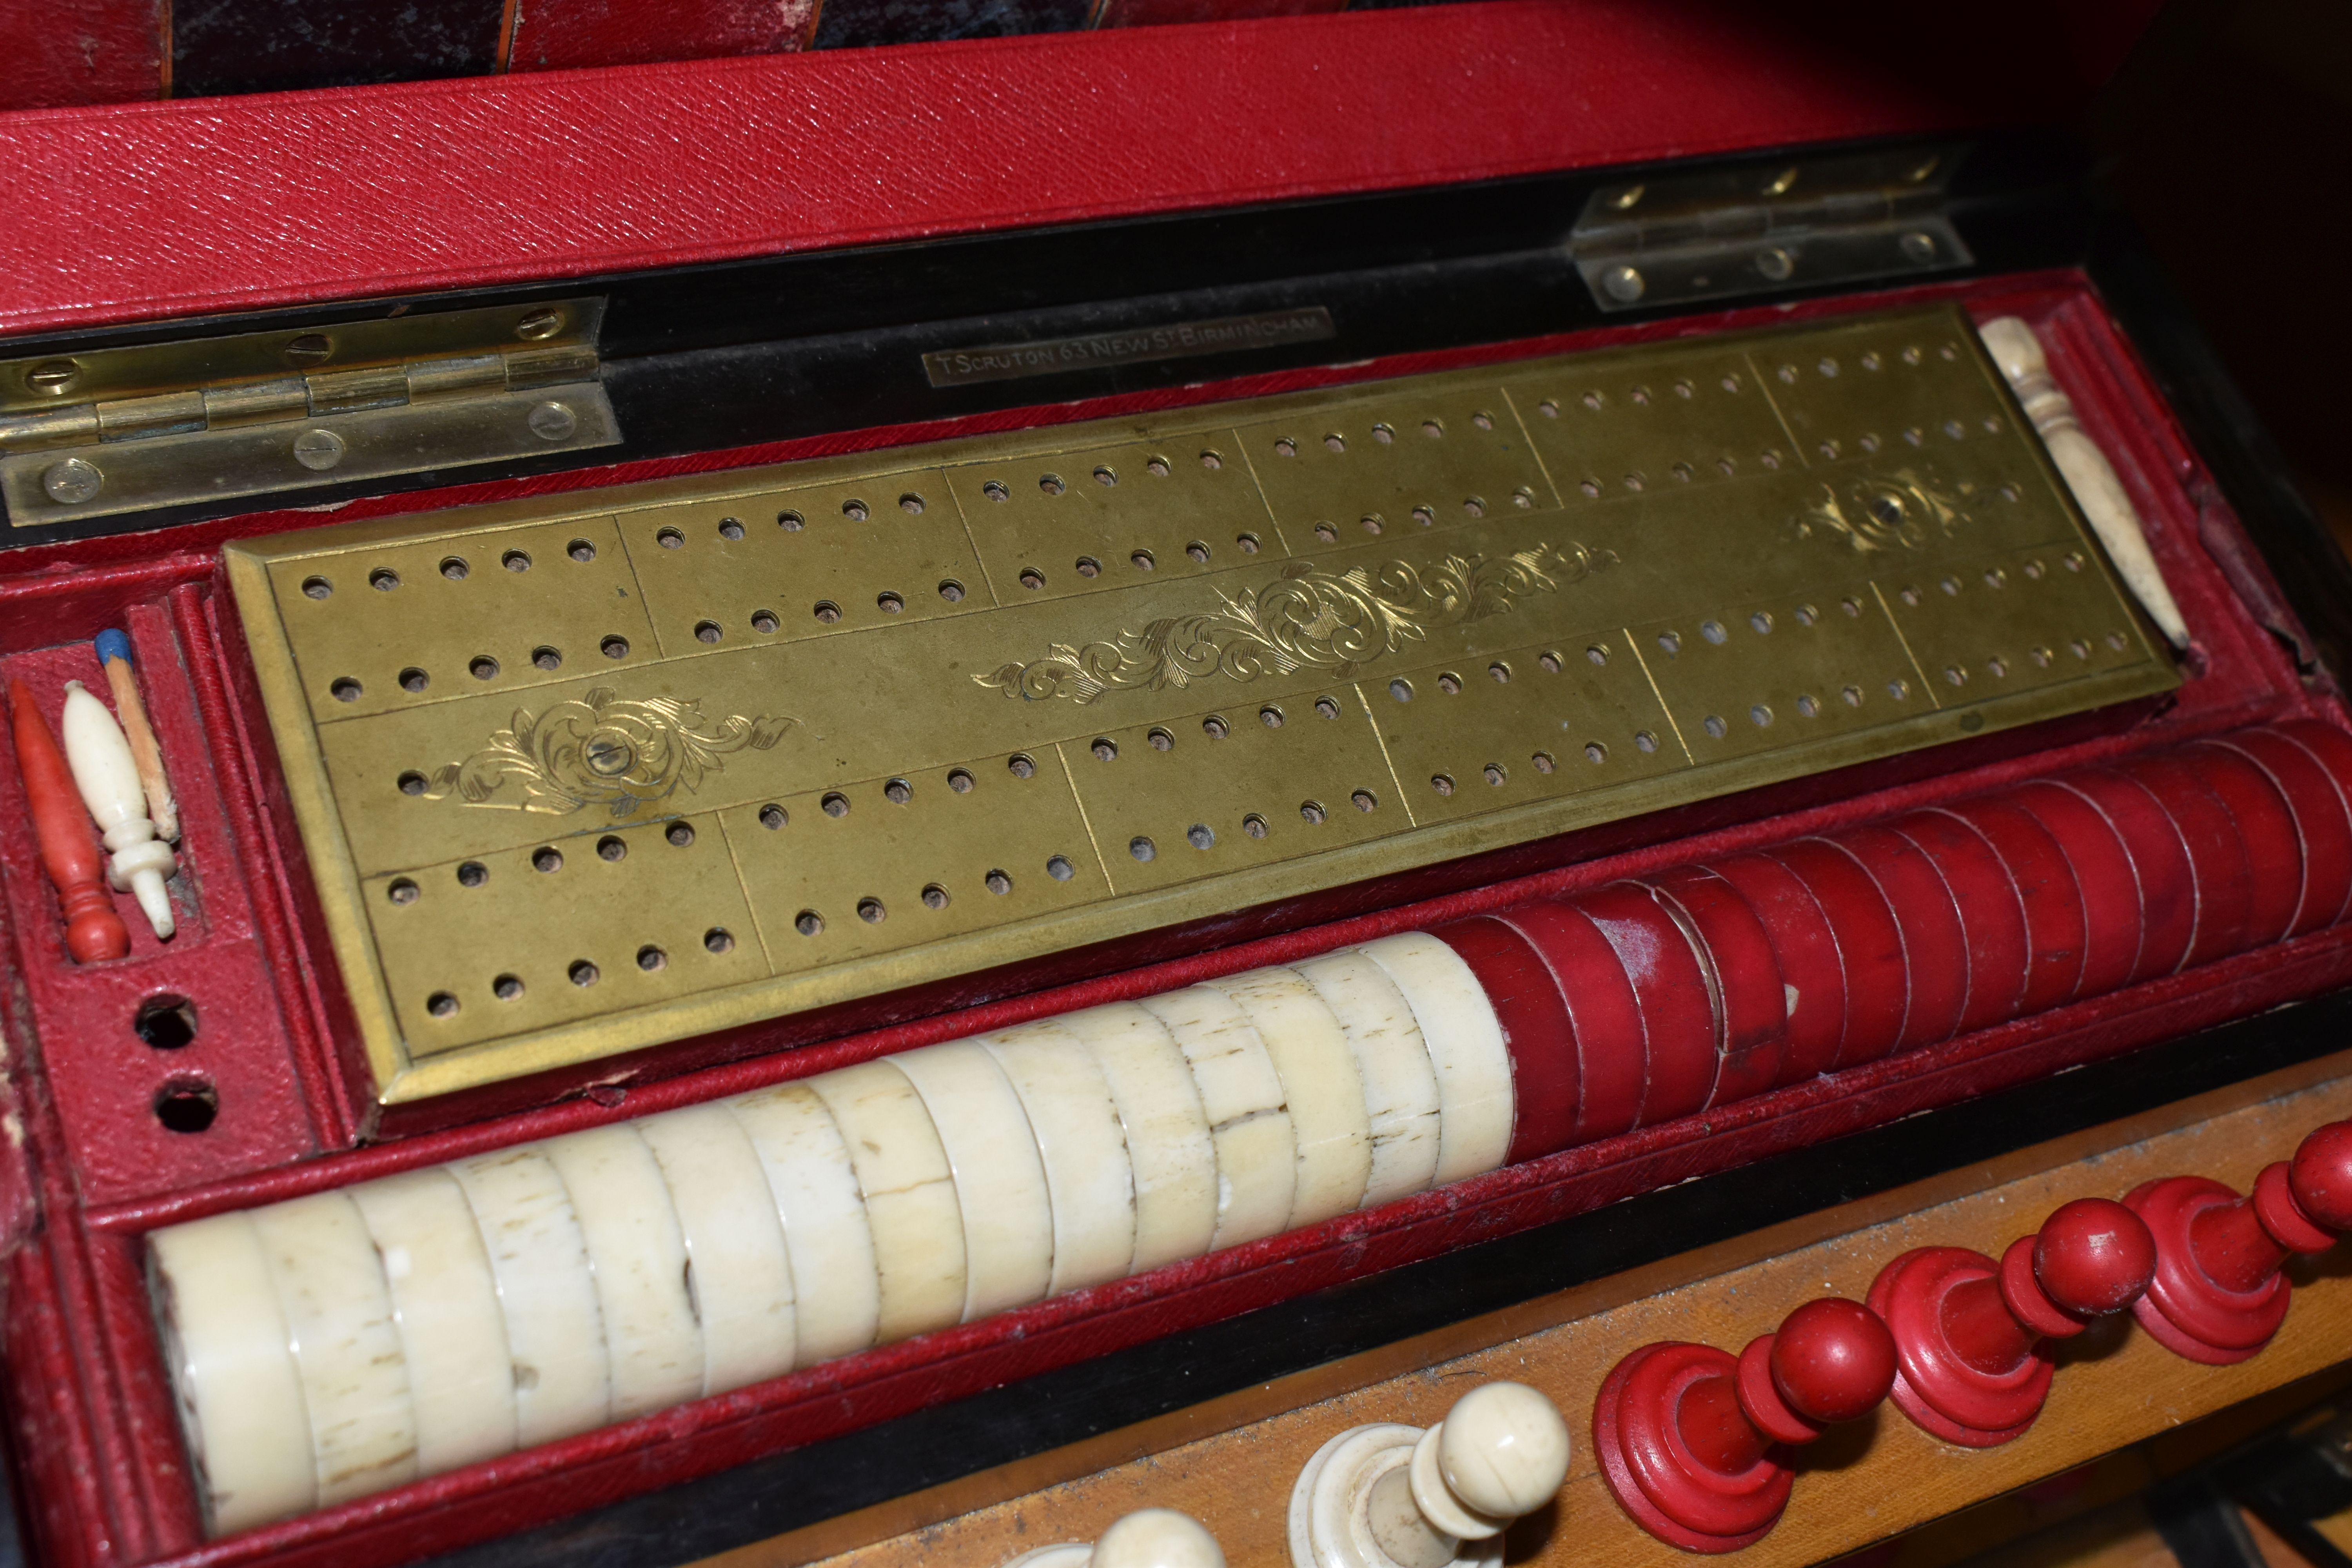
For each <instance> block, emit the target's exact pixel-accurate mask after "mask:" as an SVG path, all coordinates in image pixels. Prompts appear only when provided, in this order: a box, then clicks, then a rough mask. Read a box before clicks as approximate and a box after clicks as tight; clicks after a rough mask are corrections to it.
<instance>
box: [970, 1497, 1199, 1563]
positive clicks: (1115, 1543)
mask: <svg viewBox="0 0 2352 1568" xmlns="http://www.w3.org/2000/svg"><path fill="white" fill-rule="evenodd" d="M1004 1568H1225V1553H1224V1549H1223V1547H1220V1546H1219V1545H1218V1544H1217V1538H1216V1537H1215V1536H1213V1535H1211V1534H1210V1533H1209V1532H1208V1530H1207V1529H1206V1528H1205V1527H1204V1526H1202V1523H1201V1521H1198V1520H1196V1519H1194V1518H1193V1517H1192V1515H1191V1514H1189V1513H1179V1512H1177V1511H1176V1510H1174V1509H1172V1508H1143V1509H1138V1510H1135V1511H1134V1512H1133V1513H1130V1514H1129V1515H1127V1516H1126V1517H1125V1518H1123V1519H1121V1520H1119V1521H1118V1522H1117V1523H1115V1524H1113V1525H1112V1526H1111V1527H1110V1528H1109V1529H1108V1530H1106V1531H1103V1532H1102V1536H1101V1538H1100V1539H1099V1540H1097V1541H1096V1542H1094V1543H1093V1544H1092V1545H1088V1544H1087V1542H1083V1541H1066V1542H1062V1543H1060V1544H1059V1545H1055V1546H1040V1547H1038V1548H1037V1549H1036V1550H1035V1551H1034V1552H1023V1553H1022V1554H1021V1555H1020V1556H1018V1557H1015V1558H1013V1559H1012V1560H1011V1561H1010V1562H1008V1563H1005V1564H1004Z"/></svg>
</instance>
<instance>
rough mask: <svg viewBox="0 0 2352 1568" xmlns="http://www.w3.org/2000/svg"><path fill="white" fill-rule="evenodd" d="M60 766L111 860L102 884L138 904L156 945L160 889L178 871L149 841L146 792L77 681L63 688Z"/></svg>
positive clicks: (168, 911) (166, 930) (164, 905)
mask: <svg viewBox="0 0 2352 1568" xmlns="http://www.w3.org/2000/svg"><path fill="white" fill-rule="evenodd" d="M64 729H65V743H66V761H67V763H68V764H69V765H70V766H71V767H72V769H73V776H74V783H75V784H76V785H78V786H79V788H80V790H81V798H82V803H83V804H84V805H87V806H89V815H90V816H92V817H93V818H95V819H96V821H97V823H98V827H99V832H100V835H101V836H102V837H104V838H105V840H106V847H107V848H108V849H110V850H111V851H113V859H112V862H111V864H110V867H109V868H108V879H109V880H110V881H111V882H112V883H113V884H114V887H115V889H117V890H118V891H121V892H128V893H130V894H131V895H132V896H133V897H134V898H136V899H137V900H139V908H140V910H141V912H142V913H143V914H145V915H146V917H147V923H148V924H149V925H150V926H152V927H153V928H154V931H155V935H156V937H157V938H158V940H168V939H169V938H170V936H171V934H172V931H173V920H172V895H171V894H170V893H168V892H166V891H165V890H164V888H163V884H164V883H165V882H166V881H168V880H169V879H171V877H172V876H173V873H175V872H176V871H178V870H179V868H180V863H179V861H178V859H177V858H175V857H174V856H173V854H172V848H171V846H170V845H168V844H165V843H164V842H163V840H162V839H160V838H158V837H155V825H154V823H153V822H152V821H150V820H149V819H148V816H147V791H146V787H145V786H144V785H143V784H141V783H140V781H139V764H138V763H137V761H136V760H134V759H133V758H132V756H131V742H129V741H127V740H125V739H124V738H123V734H122V730H121V726H119V725H117V724H116V723H115V721H114V715H113V714H111V713H110V712H108V711H107V710H106V704H105V703H103V702H100V700H98V699H97V698H95V697H93V696H91V695H90V694H89V690H88V689H85V688H84V687H83V685H82V683H81V682H80V681H79V680H68V681H67V682H66V710H65V725H64Z"/></svg>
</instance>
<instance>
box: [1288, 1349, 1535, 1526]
mask: <svg viewBox="0 0 2352 1568" xmlns="http://www.w3.org/2000/svg"><path fill="white" fill-rule="evenodd" d="M1569 1447H1570V1445H1569V1436H1568V1423H1567V1422H1565V1421H1563V1420H1561V1419H1560V1415H1559V1409H1558V1408H1557V1407H1556V1406H1555V1405H1553V1404H1552V1402H1551V1401H1550V1400H1549V1399H1547V1398H1545V1397H1544V1396H1543V1395H1542V1394H1538V1392H1536V1391H1535V1390H1534V1389H1532V1388H1529V1387H1528V1385H1527V1384H1523V1383H1489V1384H1484V1385H1483V1386H1481V1387H1478V1388H1474V1389H1472V1390H1471V1391H1470V1392H1469V1393H1467V1394H1464V1395H1463V1396H1462V1397H1461V1398H1460V1399H1457V1400H1455V1401H1454V1408H1453V1409H1451V1410H1449V1411H1447V1412H1446V1413H1445V1419H1444V1420H1443V1421H1441V1422H1439V1423H1438V1424H1437V1425H1436V1426H1432V1427H1429V1428H1428V1429H1427V1430H1423V1429H1422V1428H1420V1427H1417V1426H1398V1425H1395V1424H1393V1423H1389V1422H1381V1423H1377V1424H1375V1425H1372V1426H1353V1427H1350V1428H1349V1429H1348V1430H1347V1431H1345V1432H1342V1433H1340V1434H1339V1436H1336V1437H1334V1438H1332V1439H1331V1440H1330V1441H1329V1442H1328V1443H1326V1444H1324V1445H1323V1447H1320V1448H1318V1449H1317V1450H1316V1452H1315V1457H1314V1458H1311V1459H1309V1460H1308V1461H1307V1467H1306V1468H1304V1469H1302V1470H1300V1471H1299V1472H1298V1483H1297V1486H1296V1487H1294V1488H1293V1489H1292V1490H1291V1493H1290V1560H1291V1562H1292V1563H1295V1564H1297V1568H1449V1565H1454V1564H1459V1565H1462V1568H1469V1565H1471V1564H1494V1563H1501V1562H1502V1560H1503V1541H1502V1535H1503V1531H1504V1529H1505V1528H1506V1527H1507V1526H1508V1525H1509V1524H1510V1522H1511V1521H1513V1520H1515V1519H1517V1518H1519V1517H1520V1516H1522V1515H1524V1514H1529V1513H1533V1512H1534V1511H1535V1510H1538V1509H1539V1508H1541V1507H1543V1505H1544V1504H1545V1503H1547V1502H1549V1501H1550V1500H1551V1499H1552V1496H1553V1494H1554V1493H1556V1492H1558V1491H1559V1488H1560V1483H1561V1482H1562V1481H1564V1480H1566V1479H1568V1456H1569Z"/></svg>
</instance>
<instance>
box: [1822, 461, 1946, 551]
mask: <svg viewBox="0 0 2352 1568" xmlns="http://www.w3.org/2000/svg"><path fill="white" fill-rule="evenodd" d="M1961 489H1962V490H1963V491H1964V492H1965V491H1966V489H1968V487H1967V486H1965V485H1964V486H1962V487H1961ZM1962 499H1963V497H1960V496H1954V495H1952V494H1950V493H1949V492H1948V491H1946V490H1944V489H1940V488H1938V487H1937V486H1936V485H1934V484H1932V483H1930V482H1929V481H1928V480H1927V479H1926V478H1925V477H1924V476H1923V475H1921V474H1919V473H1918V472H1917V471H1916V470H1915V469H1911V468H1898V469H1896V470H1895V472H1894V473H1892V474H1889V475H1886V476H1885V477H1884V478H1882V477H1879V476H1877V475H1863V476H1860V477H1858V478H1856V479H1853V480H1851V481H1849V482H1848V483H1847V485H1846V486H1845V489H1844V491H1843V494H1841V493H1840V491H1839V489H1838V488H1837V487H1836V486H1834V485H1829V484H1824V485H1823V486H1822V488H1821V494H1820V496H1819V498H1818V499H1816V500H1811V501H1809V502H1807V503H1806V506H1805V510H1804V514H1803V515H1802V516H1801V517H1800V518H1798V519H1797V520H1796V525H1797V537H1798V538H1800V539H1806V538H1810V537H1811V535H1812V533H1813V531H1815V530H1816V529H1819V530H1821V531H1822V532H1824V533H1827V534H1831V535H1834V536H1836V537H1838V538H1842V539H1843V540H1844V541H1845V542H1847V543H1848V544H1850V545H1852V546H1853V548H1854V550H1855V551H1856V552H1860V553H1863V554H1867V553H1869V552H1872V551H1874V550H1893V549H1896V548H1898V547H1899V548H1901V549H1905V550H1916V549H1918V548H1920V547H1921V546H1922V545H1924V544H1926V543H1927V539H1928V534H1929V531H1930V530H1931V529H1932V530H1934V531H1936V532H1937V533H1940V534H1942V535H1944V536H1946V537H1949V536H1950V535H1951V534H1953V533H1955V532H1957V531H1958V529H1959V526H1960V524H1962V523H1964V522H1966V521H1968V513H1967V512H1966V511H1965V510H1962V506H1961V501H1962Z"/></svg>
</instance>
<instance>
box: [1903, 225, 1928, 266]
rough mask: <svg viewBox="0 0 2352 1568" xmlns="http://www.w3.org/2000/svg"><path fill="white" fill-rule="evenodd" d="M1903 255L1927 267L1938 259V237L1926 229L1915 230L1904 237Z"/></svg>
mask: <svg viewBox="0 0 2352 1568" xmlns="http://www.w3.org/2000/svg"><path fill="white" fill-rule="evenodd" d="M1902 245H1903V254H1904V255H1906V256H1907V257H1909V258H1911V259H1912V260H1913V261H1916V262H1917V263H1918V264H1919V265H1920V266H1922V267H1925V266H1926V265H1927V263H1929V262H1930V261H1933V260H1935V259H1936V237H1935V236H1934V235H1932V234H1929V233H1927V231H1926V230H1924V229H1916V228H1915V229H1913V230H1912V231H1911V232H1910V233H1909V234H1906V235H1905V236H1904V237H1903V239H1902Z"/></svg>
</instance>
